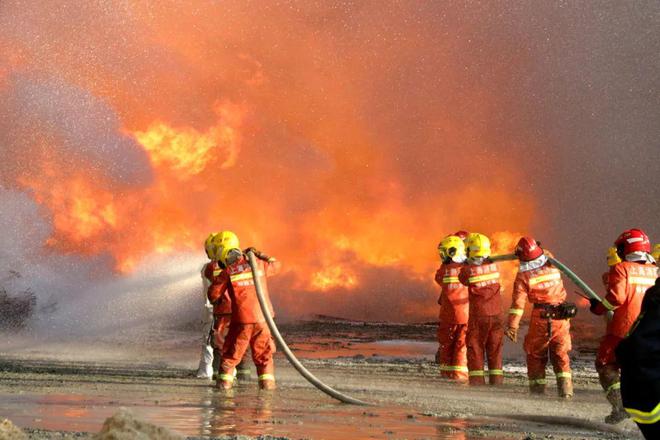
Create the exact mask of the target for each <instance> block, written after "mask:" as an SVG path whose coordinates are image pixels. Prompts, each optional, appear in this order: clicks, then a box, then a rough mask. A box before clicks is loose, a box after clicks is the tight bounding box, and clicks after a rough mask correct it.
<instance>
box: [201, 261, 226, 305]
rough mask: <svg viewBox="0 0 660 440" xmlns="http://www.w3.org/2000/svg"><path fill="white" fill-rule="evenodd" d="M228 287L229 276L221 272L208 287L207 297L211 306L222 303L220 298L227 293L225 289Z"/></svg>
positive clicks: (224, 271)
mask: <svg viewBox="0 0 660 440" xmlns="http://www.w3.org/2000/svg"><path fill="white" fill-rule="evenodd" d="M228 286H229V274H228V273H227V271H226V270H223V271H222V272H221V273H220V275H218V276H217V277H216V278H215V279H214V280H213V282H212V283H211V285H210V286H209V290H208V291H207V294H206V295H207V297H208V299H209V301H210V302H211V304H214V305H215V304H219V303H220V302H222V298H223V297H224V293H225V292H226V291H227V287H228Z"/></svg>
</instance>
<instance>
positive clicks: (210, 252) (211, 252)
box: [204, 232, 218, 260]
mask: <svg viewBox="0 0 660 440" xmlns="http://www.w3.org/2000/svg"><path fill="white" fill-rule="evenodd" d="M216 235H218V233H217V232H211V233H210V234H209V236H208V237H206V240H204V250H205V251H206V256H207V257H209V259H210V260H213V259H215V246H214V245H213V239H214V238H215V236H216Z"/></svg>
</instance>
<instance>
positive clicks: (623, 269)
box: [590, 229, 657, 424]
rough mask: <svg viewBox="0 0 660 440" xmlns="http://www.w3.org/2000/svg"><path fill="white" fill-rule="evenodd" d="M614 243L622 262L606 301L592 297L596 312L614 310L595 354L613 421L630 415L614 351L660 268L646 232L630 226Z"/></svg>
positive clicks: (611, 277) (611, 275) (611, 274)
mask: <svg viewBox="0 0 660 440" xmlns="http://www.w3.org/2000/svg"><path fill="white" fill-rule="evenodd" d="M614 245H615V246H616V250H617V255H618V256H619V258H621V263H618V264H615V265H614V266H612V267H611V268H610V272H609V275H608V280H607V293H606V295H605V298H604V299H603V302H602V303H601V302H598V301H597V300H593V299H592V300H591V308H590V310H591V312H592V313H595V314H596V315H603V314H605V313H606V312H608V311H612V312H613V313H614V315H613V317H612V319H611V320H610V321H609V322H608V324H607V330H606V333H605V336H604V337H603V339H602V340H601V343H600V347H599V349H598V354H597V356H596V370H597V371H598V378H599V379H600V384H601V386H602V387H603V389H604V390H605V393H606V396H607V400H608V401H609V402H610V404H611V405H612V412H611V413H610V414H609V415H608V416H607V417H606V418H605V421H606V422H607V423H611V424H615V423H619V422H621V421H622V420H623V419H625V418H627V413H626V411H625V410H624V408H623V405H622V403H621V391H620V387H621V385H620V381H619V364H618V363H617V361H616V357H615V354H614V350H615V349H616V347H617V345H619V342H620V341H621V340H622V339H623V338H624V337H625V336H626V334H627V333H628V331H629V330H630V327H631V326H632V324H633V322H635V320H636V319H637V316H638V315H639V311H640V308H641V304H642V298H643V296H644V292H645V291H646V289H648V288H649V287H651V286H652V285H653V284H654V283H655V279H656V277H657V267H656V266H655V263H654V260H653V257H652V256H651V255H650V252H651V243H650V242H649V238H648V236H647V235H646V234H645V233H644V232H643V231H641V230H639V229H629V230H627V231H625V232H623V233H622V234H621V235H620V236H619V237H618V238H617V240H616V241H615V242H614Z"/></svg>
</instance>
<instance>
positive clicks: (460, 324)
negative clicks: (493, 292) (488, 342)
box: [435, 235, 469, 382]
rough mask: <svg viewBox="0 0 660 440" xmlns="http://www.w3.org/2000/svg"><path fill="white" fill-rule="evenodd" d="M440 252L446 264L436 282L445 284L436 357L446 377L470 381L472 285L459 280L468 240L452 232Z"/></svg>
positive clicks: (443, 264) (441, 371) (442, 244)
mask: <svg viewBox="0 0 660 440" xmlns="http://www.w3.org/2000/svg"><path fill="white" fill-rule="evenodd" d="M438 253H439V254H440V258H441V260H442V264H441V265H440V268H439V269H438V271H437V272H436V273H435V282H436V283H438V284H439V285H440V287H441V291H440V298H438V304H440V317H439V322H438V354H437V355H436V360H437V361H438V363H439V364H440V375H441V376H442V377H446V378H449V379H456V380H458V381H460V382H467V380H468V367H467V348H466V346H465V337H466V334H467V323H468V307H469V306H468V289H467V287H465V286H464V285H463V284H461V282H460V281H459V280H458V274H459V272H460V270H461V268H462V267H463V265H464V263H465V259H466V257H465V244H464V243H463V240H462V239H461V238H460V237H457V236H455V235H450V236H447V237H445V238H444V239H443V240H442V241H441V242H440V245H438Z"/></svg>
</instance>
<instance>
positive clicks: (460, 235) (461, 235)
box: [451, 230, 468, 240]
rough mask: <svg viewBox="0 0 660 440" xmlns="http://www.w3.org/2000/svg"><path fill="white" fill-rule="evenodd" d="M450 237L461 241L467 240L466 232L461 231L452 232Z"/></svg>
mask: <svg viewBox="0 0 660 440" xmlns="http://www.w3.org/2000/svg"><path fill="white" fill-rule="evenodd" d="M451 235H455V236H457V237H458V238H460V239H461V240H465V239H466V238H467V236H468V232H467V231H463V230H461V231H457V232H454V233H453V234H451Z"/></svg>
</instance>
